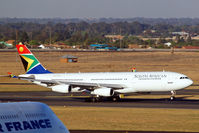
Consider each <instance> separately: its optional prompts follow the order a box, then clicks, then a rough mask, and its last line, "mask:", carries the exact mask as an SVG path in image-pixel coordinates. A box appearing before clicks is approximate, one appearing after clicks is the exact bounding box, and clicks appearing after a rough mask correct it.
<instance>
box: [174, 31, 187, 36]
mask: <svg viewBox="0 0 199 133" xmlns="http://www.w3.org/2000/svg"><path fill="white" fill-rule="evenodd" d="M172 34H173V35H180V36H188V35H189V33H187V32H184V31H181V32H172Z"/></svg>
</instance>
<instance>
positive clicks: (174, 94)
mask: <svg viewBox="0 0 199 133" xmlns="http://www.w3.org/2000/svg"><path fill="white" fill-rule="evenodd" d="M175 96H176V91H171V97H170V100H171V101H172V100H174V99H175Z"/></svg>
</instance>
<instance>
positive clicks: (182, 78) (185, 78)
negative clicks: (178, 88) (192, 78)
mask: <svg viewBox="0 0 199 133" xmlns="http://www.w3.org/2000/svg"><path fill="white" fill-rule="evenodd" d="M180 79H189V78H188V77H180Z"/></svg>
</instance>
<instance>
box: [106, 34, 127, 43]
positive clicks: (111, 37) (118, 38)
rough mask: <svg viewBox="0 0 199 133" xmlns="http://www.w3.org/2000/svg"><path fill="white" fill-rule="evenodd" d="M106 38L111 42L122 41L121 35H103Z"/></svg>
mask: <svg viewBox="0 0 199 133" xmlns="http://www.w3.org/2000/svg"><path fill="white" fill-rule="evenodd" d="M105 37H106V38H110V39H112V42H116V41H117V40H122V39H123V38H124V36H121V35H105Z"/></svg>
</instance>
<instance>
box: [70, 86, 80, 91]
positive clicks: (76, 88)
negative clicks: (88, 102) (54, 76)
mask: <svg viewBox="0 0 199 133" xmlns="http://www.w3.org/2000/svg"><path fill="white" fill-rule="evenodd" d="M69 91H70V92H82V91H81V88H80V87H74V88H73V87H71V89H70V90H69Z"/></svg>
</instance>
